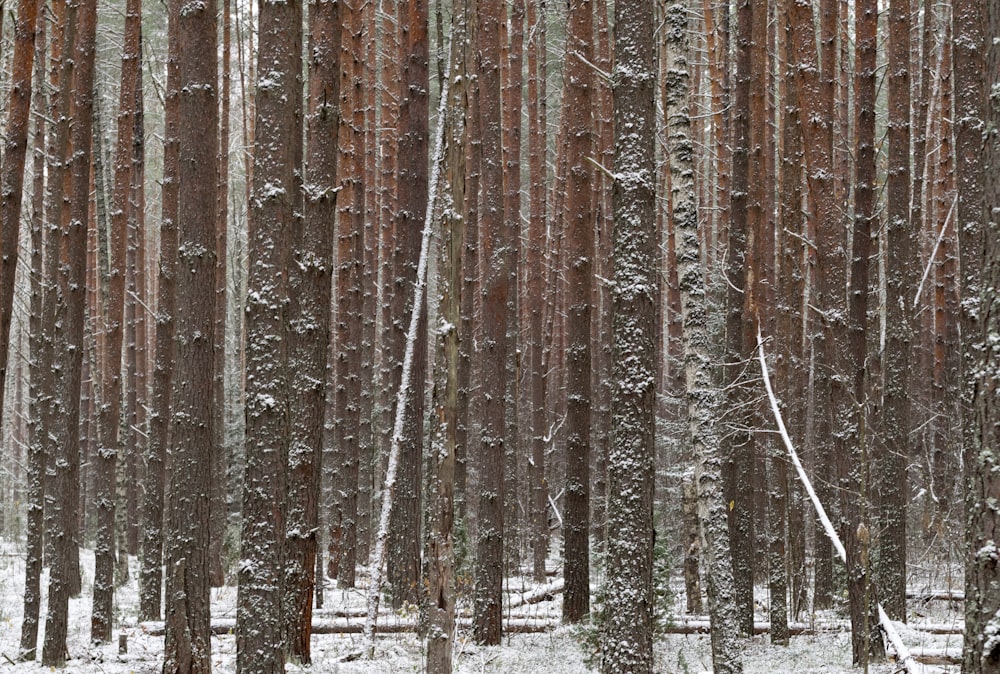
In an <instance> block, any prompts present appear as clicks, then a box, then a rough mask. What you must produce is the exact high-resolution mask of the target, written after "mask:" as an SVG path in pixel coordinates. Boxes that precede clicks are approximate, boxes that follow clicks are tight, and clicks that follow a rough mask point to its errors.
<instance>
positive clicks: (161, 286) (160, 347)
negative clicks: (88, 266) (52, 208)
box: [139, 2, 180, 620]
mask: <svg viewBox="0 0 1000 674" xmlns="http://www.w3.org/2000/svg"><path fill="white" fill-rule="evenodd" d="M179 9H180V6H179V4H178V3H176V2H170V3H168V5H167V11H168V19H167V26H168V28H167V41H168V43H169V46H168V55H167V90H166V101H165V110H164V141H163V183H162V185H163V186H162V189H161V196H160V199H161V208H162V213H161V217H160V260H159V265H158V275H157V282H156V288H157V302H156V345H155V356H154V359H155V360H154V363H153V386H152V392H151V401H152V407H151V410H150V420H149V444H148V448H147V452H146V457H145V462H146V466H145V473H146V485H145V490H144V492H143V503H142V521H143V530H142V554H141V560H140V567H141V568H140V571H139V616H140V618H142V619H144V620H158V619H159V618H160V613H161V612H160V604H161V599H160V590H161V585H162V570H161V568H162V559H163V525H164V508H163V506H164V491H165V489H164V486H165V481H166V475H165V463H166V453H167V446H168V443H169V437H170V436H169V430H170V397H171V391H172V388H173V365H174V310H175V308H176V301H175V286H176V283H175V278H176V277H175V270H176V268H177V208H178V206H179V203H180V202H179V198H178V194H179V182H178V178H179V171H180V165H179V162H180V137H179V133H180V128H179V124H180V72H179V70H178V59H179V56H180V54H179V49H180V44H179V40H180V30H179V27H178V20H179V17H177V12H178V11H179Z"/></svg>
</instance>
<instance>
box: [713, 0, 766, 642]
mask: <svg viewBox="0 0 1000 674" xmlns="http://www.w3.org/2000/svg"><path fill="white" fill-rule="evenodd" d="M763 9H764V6H762V5H760V3H753V2H750V0H741V1H740V2H739V3H737V38H736V39H737V42H736V63H735V66H736V70H735V78H736V83H735V87H734V90H733V107H732V125H733V130H732V133H733V137H732V147H733V161H732V170H733V178H732V190H731V192H730V204H729V207H730V217H729V229H728V234H727V235H728V246H729V250H728V255H727V259H726V276H727V278H728V280H729V282H728V284H727V285H728V289H727V291H726V297H725V302H726V328H725V348H726V351H725V353H726V355H725V362H726V366H725V382H726V387H727V392H728V393H727V407H728V408H729V409H730V410H733V411H732V412H730V413H729V414H731V415H732V414H735V415H737V416H736V417H735V418H733V419H730V423H731V424H732V426H733V429H732V430H731V431H729V432H727V433H726V434H725V435H724V436H723V440H722V441H723V452H724V454H725V456H726V460H725V463H724V464H723V465H724V467H723V481H724V487H725V491H726V502H727V503H731V504H732V506H731V507H730V508H729V509H728V513H729V541H730V547H731V550H732V559H733V577H734V582H735V583H736V586H735V588H736V610H737V612H738V614H739V616H740V630H741V632H742V634H743V636H747V637H749V636H751V635H752V634H753V574H754V554H753V547H754V521H753V503H754V484H755V482H754V443H753V437H752V436H751V435H750V433H749V432H748V431H747V430H746V429H748V428H749V423H748V422H749V418H748V417H747V416H746V414H745V413H742V412H740V411H739V410H742V409H744V408H745V407H746V405H747V402H748V400H749V397H750V393H749V391H748V390H747V383H746V381H745V380H744V379H745V377H744V375H743V370H744V366H743V359H744V351H745V349H744V339H745V337H744V332H745V327H744V324H743V323H744V318H743V316H744V296H745V294H746V293H745V289H746V287H747V286H746V282H747V275H746V272H747V271H748V270H750V269H751V266H750V264H748V263H749V262H750V260H748V258H747V253H748V247H747V233H748V232H747V228H748V224H749V223H748V210H749V208H750V206H751V204H750V202H749V191H750V156H749V155H750V151H751V147H750V143H751V138H750V132H751V126H752V124H753V123H754V120H753V116H754V113H755V112H757V111H756V110H753V109H751V79H752V75H753V72H752V70H751V69H752V66H753V56H755V55H756V53H755V52H754V50H753V39H754V35H753V20H754V14H755V13H759V12H761V11H762V10H763ZM741 415H742V416H741Z"/></svg>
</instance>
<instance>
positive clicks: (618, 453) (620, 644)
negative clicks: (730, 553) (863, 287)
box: [601, 0, 697, 674]
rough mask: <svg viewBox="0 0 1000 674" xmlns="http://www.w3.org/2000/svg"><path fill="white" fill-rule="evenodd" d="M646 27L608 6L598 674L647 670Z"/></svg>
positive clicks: (684, 197) (692, 214) (652, 118)
mask: <svg viewBox="0 0 1000 674" xmlns="http://www.w3.org/2000/svg"><path fill="white" fill-rule="evenodd" d="M666 19H667V20H666V24H665V27H666V28H667V31H666V39H667V45H668V46H667V49H668V50H669V54H670V55H669V56H668V59H670V61H671V65H672V67H673V72H675V73H676V74H677V75H678V77H677V78H676V80H675V81H674V86H673V87H672V88H671V90H670V91H669V93H668V99H667V100H666V101H664V103H665V104H666V105H668V106H670V107H671V110H672V112H674V113H675V114H674V115H672V116H671V122H672V124H671V128H670V130H669V132H668V133H669V141H668V142H669V150H670V161H671V165H670V169H671V172H672V173H674V174H675V175H676V177H677V179H678V180H677V184H676V187H677V188H678V192H677V194H676V195H675V202H674V211H673V215H674V217H676V218H686V219H687V220H688V221H689V223H690V222H693V221H696V219H697V214H696V208H695V203H694V184H693V182H692V180H691V176H692V172H691V152H690V150H691V145H690V137H689V135H688V132H689V130H690V120H689V118H688V117H687V116H686V115H687V113H686V110H687V103H688V101H689V98H688V93H689V85H688V78H689V77H690V72H689V70H688V67H689V66H688V64H687V56H688V46H687V26H688V21H687V12H686V8H684V7H683V6H682V5H680V4H678V5H674V6H673V9H672V11H671V12H670V13H669V14H668V16H667V17H666ZM653 24H654V22H653V7H652V3H649V2H645V1H644V0H637V1H634V2H622V1H619V2H617V3H615V63H617V64H618V65H619V67H620V70H618V71H617V73H618V77H617V78H616V80H615V87H614V123H615V129H616V130H617V132H616V134H615V164H614V171H615V175H616V177H617V179H616V180H615V182H614V192H613V197H612V199H613V205H614V242H613V246H614V248H613V250H614V265H615V276H614V280H615V282H614V286H613V288H614V290H613V292H612V309H611V317H612V335H613V343H612V351H611V354H612V356H611V362H612V379H613V384H612V386H613V389H612V396H611V400H612V413H611V447H610V451H609V453H608V487H609V489H608V506H607V513H608V537H607V546H608V577H607V584H606V587H605V589H606V592H605V595H606V597H607V599H606V600H605V604H604V608H603V611H604V621H605V622H604V625H605V629H604V632H603V635H602V641H601V670H602V671H603V672H607V673H610V672H630V673H636V674H640V673H650V672H652V671H653V613H654V606H653V596H654V595H653V539H654V533H653V484H654V475H655V471H654V458H655V454H656V452H655V443H654V437H655V428H656V382H657V381H658V380H659V377H658V376H657V370H658V362H657V361H658V354H657V342H658V340H657V332H658V328H657V325H656V317H657V311H656V301H657V299H658V293H657V292H656V288H657V285H658V280H657V278H656V276H657V273H658V270H659V268H660V265H659V261H658V259H657V258H658V257H659V246H658V244H659V242H658V240H657V237H656V215H655V214H656V199H655V191H656V189H655V187H656V165H655V149H654V143H653V139H654V136H655V134H654V129H655V126H656V108H655V105H654V98H655V91H656V86H655V79H656V78H655V73H656V60H655V57H654V43H653ZM682 175H683V176H685V178H684V179H682V178H681V176H682ZM682 180H683V182H682ZM695 226H697V225H695Z"/></svg>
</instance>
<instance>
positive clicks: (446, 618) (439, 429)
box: [425, 3, 470, 674]
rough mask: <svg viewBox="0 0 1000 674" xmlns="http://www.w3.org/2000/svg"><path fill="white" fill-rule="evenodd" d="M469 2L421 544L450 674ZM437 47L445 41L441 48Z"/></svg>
mask: <svg viewBox="0 0 1000 674" xmlns="http://www.w3.org/2000/svg"><path fill="white" fill-rule="evenodd" d="M469 15H470V13H469V11H468V5H467V4H465V3H463V4H462V5H460V6H458V7H456V8H455V12H454V14H453V15H452V30H451V36H450V43H449V48H450V50H451V54H450V56H449V62H450V63H451V64H455V67H456V70H455V71H454V72H455V74H454V76H452V78H451V79H452V82H453V86H452V87H451V88H450V89H449V92H448V93H449V99H448V109H447V111H446V115H447V117H446V122H445V121H444V120H442V123H447V128H446V134H445V138H446V139H447V141H446V142H447V148H446V150H445V179H446V181H447V186H446V188H445V194H444V195H443V196H444V198H445V202H444V203H445V204H449V203H450V207H446V208H444V209H443V211H442V212H443V213H444V216H443V218H442V233H441V236H442V242H441V251H440V257H439V267H438V268H439V269H440V270H441V282H440V283H441V285H440V286H439V288H440V301H439V309H438V320H439V323H440V326H441V328H440V329H439V330H435V334H436V335H437V340H436V341H437V344H436V349H437V350H438V353H439V355H438V358H437V363H436V364H435V376H434V408H435V414H434V415H433V416H432V422H431V423H432V427H436V428H435V429H434V432H432V434H431V449H432V451H431V452H430V456H431V457H432V458H431V460H430V462H429V473H430V474H429V476H428V477H429V481H428V482H429V486H430V490H429V495H428V501H429V504H428V505H429V516H428V526H429V531H428V532H427V543H426V560H425V562H426V575H427V588H428V592H427V601H426V606H427V622H428V626H429V628H430V629H429V630H428V632H427V671H428V672H429V674H450V673H451V671H452V651H453V649H454V643H455V642H454V639H455V464H456V461H455V456H456V452H455V449H456V447H457V444H458V365H459V325H460V323H461V320H462V318H461V309H462V287H463V279H462V247H463V244H464V238H465V222H464V220H463V218H462V217H461V210H460V208H456V207H455V206H456V205H458V204H461V203H462V201H463V200H464V197H465V146H464V144H463V138H464V136H465V123H464V122H465V114H466V109H465V83H464V79H465V78H464V74H465V73H464V70H463V68H462V65H461V63H460V56H461V53H462V52H461V50H463V49H464V48H465V40H466V39H467V35H468V30H467V27H468V20H469ZM442 48H443V47H442Z"/></svg>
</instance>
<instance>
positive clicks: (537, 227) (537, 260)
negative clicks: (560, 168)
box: [525, 0, 549, 583]
mask: <svg viewBox="0 0 1000 674" xmlns="http://www.w3.org/2000/svg"><path fill="white" fill-rule="evenodd" d="M544 10H545V2H544V0H528V4H527V20H528V26H529V27H530V28H529V33H528V103H527V106H528V182H529V183H530V188H529V191H528V200H529V206H528V209H529V214H528V248H527V267H528V271H527V274H526V279H527V295H526V297H525V301H526V302H527V303H528V307H527V311H526V312H525V313H526V314H527V315H528V347H527V349H526V353H527V359H528V363H529V367H530V374H529V377H528V381H529V384H528V386H529V392H528V396H529V401H530V404H529V408H530V410H531V411H530V416H529V420H528V424H529V427H530V437H531V447H530V456H531V460H530V462H529V464H528V483H529V487H528V488H529V489H530V491H531V496H530V498H529V503H530V504H531V507H530V508H529V512H530V513H531V514H530V527H531V553H532V570H533V575H534V579H535V582H536V583H543V582H545V558H546V556H547V555H548V550H549V522H548V487H547V485H546V482H545V435H546V431H547V430H548V429H547V428H546V426H545V416H546V415H545V411H546V405H545V385H546V379H547V376H546V372H545V369H544V368H543V365H544V364H543V362H542V348H543V343H544V332H543V318H544V314H545V306H546V305H545V292H544V288H545V229H546V226H545V225H546V222H545V216H546V213H545V203H546V202H545V184H546V182H547V180H546V179H547V169H546V161H545V160H546V142H545V140H546V137H545V134H546V128H545V127H546V117H547V115H546V112H547V111H546V106H545V95H546V94H545V92H546V73H547V67H546V59H545V48H546V41H545V21H546V20H547V19H546V16H545V13H544Z"/></svg>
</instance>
